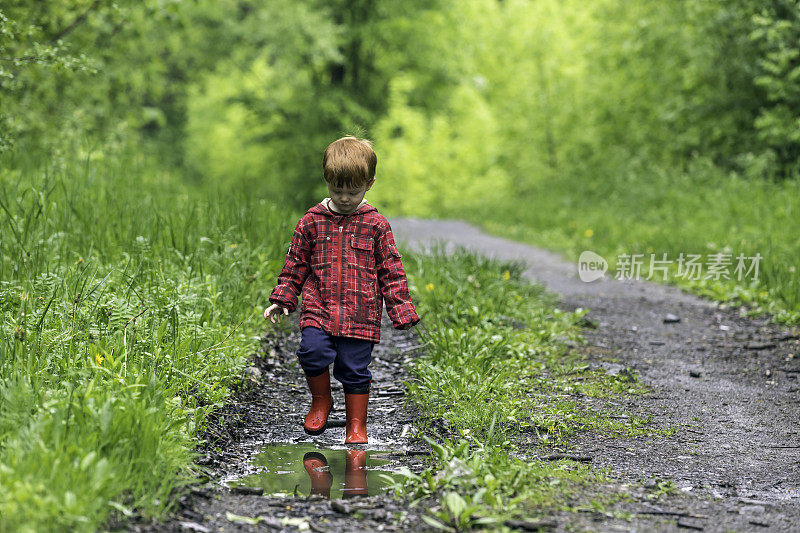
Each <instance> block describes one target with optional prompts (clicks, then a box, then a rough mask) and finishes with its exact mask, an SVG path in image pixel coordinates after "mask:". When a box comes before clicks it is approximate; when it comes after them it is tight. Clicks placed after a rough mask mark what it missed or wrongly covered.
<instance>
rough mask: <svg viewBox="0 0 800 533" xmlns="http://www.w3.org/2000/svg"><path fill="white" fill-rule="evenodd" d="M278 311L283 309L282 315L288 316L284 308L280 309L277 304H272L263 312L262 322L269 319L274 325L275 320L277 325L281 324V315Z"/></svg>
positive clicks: (287, 311)
mask: <svg viewBox="0 0 800 533" xmlns="http://www.w3.org/2000/svg"><path fill="white" fill-rule="evenodd" d="M279 309H283V314H284V315H288V314H289V310H288V309H286V308H285V307H281V306H280V305H278V304H272V305H270V306H269V307H267V308H266V309H265V310H264V320H266V319H267V318H269V321H270V322H272V323H273V324H275V320H276V319H277V321H278V323H279V324H280V322H281V315H280V311H279Z"/></svg>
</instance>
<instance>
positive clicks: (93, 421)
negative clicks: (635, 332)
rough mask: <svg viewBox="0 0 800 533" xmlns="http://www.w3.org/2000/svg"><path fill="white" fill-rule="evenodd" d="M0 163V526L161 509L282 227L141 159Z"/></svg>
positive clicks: (266, 206)
mask: <svg viewBox="0 0 800 533" xmlns="http://www.w3.org/2000/svg"><path fill="white" fill-rule="evenodd" d="M139 153H141V152H139ZM0 168H1V169H2V170H0V220H2V223H0V280H2V281H0V310H2V320H1V321H0V328H1V329H0V398H2V402H0V530H7V531H12V530H13V531H16V530H26V529H27V530H32V531H35V530H40V531H41V530H45V529H58V530H94V529H96V528H97V527H99V526H100V525H101V524H102V523H104V521H105V520H107V518H108V516H109V513H110V512H120V513H123V514H127V513H129V512H130V511H131V509H135V510H136V511H138V512H143V513H145V514H158V513H160V512H163V511H164V510H165V509H166V508H167V507H168V506H169V505H170V503H171V500H170V498H169V495H170V493H171V491H172V490H174V489H175V488H176V487H179V486H180V485H181V484H183V483H186V482H187V481H189V480H190V479H192V477H193V472H192V470H191V457H192V451H191V450H192V448H193V447H194V446H195V445H196V441H195V440H193V439H194V438H195V437H196V436H197V435H198V433H199V432H200V431H202V429H203V426H204V423H205V420H206V417H207V415H208V414H209V412H210V411H211V410H213V409H214V408H215V407H216V406H219V405H220V404H221V403H222V402H223V400H224V398H225V397H226V395H227V394H228V393H229V389H230V386H231V384H232V383H234V382H235V381H236V380H237V379H238V375H239V372H240V370H241V367H242V365H243V364H244V361H245V356H246V355H247V354H248V352H249V351H251V350H252V348H253V341H252V340H251V339H250V335H252V334H253V333H254V331H255V327H256V326H257V325H258V324H259V323H260V322H259V320H258V313H259V310H260V308H261V306H262V305H263V303H264V302H265V300H266V296H267V291H268V290H269V289H270V288H271V284H272V282H273V280H274V277H275V275H276V273H277V271H278V269H279V268H280V266H281V264H282V260H283V255H284V243H283V240H285V237H286V235H287V234H288V232H289V231H288V230H287V221H291V220H293V218H294V217H293V216H292V215H290V214H288V213H286V212H284V211H283V210H282V209H279V208H277V207H276V206H275V205H274V204H272V203H267V202H266V201H265V200H263V199H261V200H259V199H257V198H252V197H251V196H248V194H247V191H219V190H193V189H192V188H191V187H190V186H188V185H185V184H184V183H183V182H182V180H181V179H180V176H178V175H175V174H173V173H170V172H167V171H164V170H160V169H159V168H158V167H157V166H156V165H154V164H153V163H151V162H150V161H149V160H148V158H147V157H146V156H143V155H136V154H135V153H127V154H122V155H119V156H114V157H108V158H106V159H102V158H97V159H95V160H92V159H91V158H88V157H87V158H86V159H84V160H82V161H81V160H77V159H75V160H67V161H62V162H49V163H46V164H40V163H38V162H36V161H33V158H25V157H22V156H16V157H15V158H12V157H11V156H6V158H5V160H3V161H2V162H0Z"/></svg>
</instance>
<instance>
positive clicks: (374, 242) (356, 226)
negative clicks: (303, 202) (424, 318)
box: [269, 202, 419, 343]
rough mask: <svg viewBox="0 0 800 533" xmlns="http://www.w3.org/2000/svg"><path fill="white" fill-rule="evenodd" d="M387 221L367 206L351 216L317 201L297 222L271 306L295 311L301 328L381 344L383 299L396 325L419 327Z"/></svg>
mask: <svg viewBox="0 0 800 533" xmlns="http://www.w3.org/2000/svg"><path fill="white" fill-rule="evenodd" d="M400 257H401V256H400V252H399V251H397V245H396V244H395V242H394V235H393V234H392V228H391V227H390V226H389V221H388V220H386V217H384V216H383V215H381V214H380V213H378V210H377V209H375V208H374V207H373V206H371V205H369V204H364V205H362V206H361V207H360V208H358V209H356V210H355V211H354V212H352V213H350V214H349V215H338V214H334V213H331V212H330V211H328V209H327V208H326V207H325V206H324V205H323V204H322V202H320V203H318V204H317V205H315V206H314V207H312V208H311V209H309V210H308V211H307V212H306V214H305V215H303V218H301V219H300V221H299V222H298V223H297V227H296V228H295V230H294V235H292V240H291V242H290V243H289V251H288V252H287V253H286V264H285V265H284V266H283V270H281V273H280V274H279V275H278V285H277V286H276V287H275V289H273V291H272V294H270V297H269V301H270V302H272V303H274V304H278V305H280V306H281V307H286V308H287V309H288V310H289V312H290V313H291V312H294V310H295V309H296V308H297V297H298V295H299V294H300V293H301V291H302V296H303V303H302V308H301V314H300V328H301V329H302V328H304V327H306V326H315V327H318V328H320V329H322V330H323V331H325V332H327V333H328V334H329V335H336V336H342V337H352V338H356V339H364V340H368V341H372V342H376V343H377V342H380V331H381V327H380V326H381V313H382V312H383V302H384V301H385V302H386V311H387V312H388V314H389V318H391V319H392V324H393V325H394V327H395V328H398V329H399V328H402V327H404V326H408V325H414V324H416V323H417V322H419V316H417V313H416V311H415V310H414V304H412V303H411V296H410V295H409V293H408V282H407V281H406V273H405V271H404V270H403V264H402V263H401V261H400Z"/></svg>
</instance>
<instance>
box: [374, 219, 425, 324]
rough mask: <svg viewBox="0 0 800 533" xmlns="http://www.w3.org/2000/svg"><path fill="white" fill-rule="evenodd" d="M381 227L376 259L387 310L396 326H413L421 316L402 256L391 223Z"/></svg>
mask: <svg viewBox="0 0 800 533" xmlns="http://www.w3.org/2000/svg"><path fill="white" fill-rule="evenodd" d="M385 224H386V227H385V228H381V229H380V233H379V234H378V238H377V241H376V243H377V245H378V249H377V253H376V258H375V259H376V261H377V267H378V286H379V287H380V291H381V294H382V295H383V299H384V300H385V301H386V311H387V313H388V314H389V318H391V319H392V324H393V325H394V327H395V328H401V327H403V326H407V325H411V326H413V325H414V324H416V323H417V322H419V320H420V318H419V316H417V312H416V310H415V309H414V304H413V303H411V295H410V294H409V292H408V281H407V280H406V273H405V270H403V263H402V262H401V261H400V258H401V257H402V256H401V255H400V252H399V251H398V250H397V245H396V244H395V242H394V235H393V234H392V228H391V227H390V226H389V223H388V222H386V223H385Z"/></svg>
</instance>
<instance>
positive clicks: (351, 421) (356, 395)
mask: <svg viewBox="0 0 800 533" xmlns="http://www.w3.org/2000/svg"><path fill="white" fill-rule="evenodd" d="M334 340H335V342H336V351H337V352H338V355H337V356H336V361H335V362H334V364H333V375H334V377H335V378H336V379H338V380H339V381H340V382H341V384H342V388H343V389H344V402H345V412H346V413H347V436H346V438H345V443H347V444H366V442H367V402H368V400H369V388H370V385H371V382H372V373H371V372H370V371H369V369H368V368H367V366H368V365H369V363H370V362H371V361H372V348H373V347H374V346H375V343H374V342H370V341H364V340H359V339H349V338H346V337H334Z"/></svg>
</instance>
